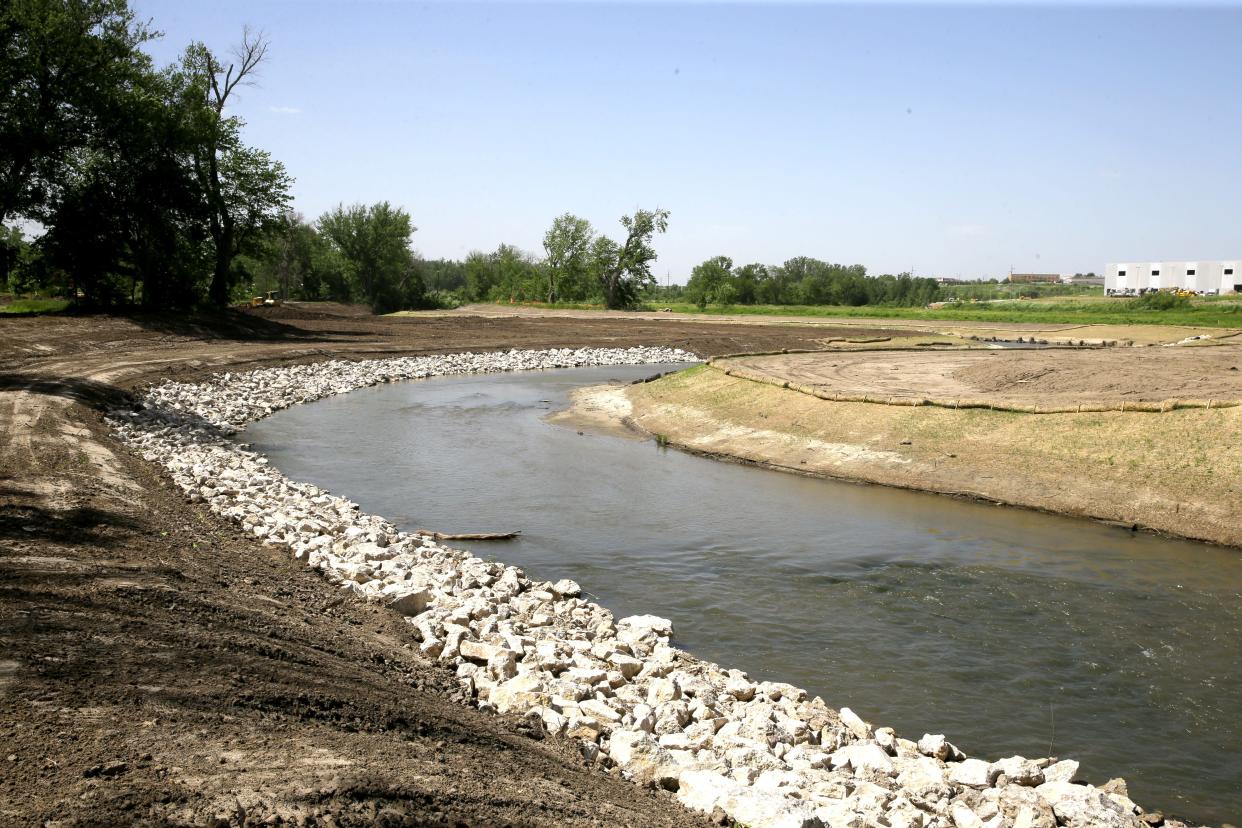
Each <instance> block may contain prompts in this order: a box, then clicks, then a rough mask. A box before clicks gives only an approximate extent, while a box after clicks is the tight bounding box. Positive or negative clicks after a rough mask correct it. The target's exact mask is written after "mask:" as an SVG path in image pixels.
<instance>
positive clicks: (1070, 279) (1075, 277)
mask: <svg viewBox="0 0 1242 828" xmlns="http://www.w3.org/2000/svg"><path fill="white" fill-rule="evenodd" d="M1061 281H1062V282H1063V283H1064V284H1067V285H1091V286H1097V287H1098V286H1102V285H1103V284H1104V277H1103V276H1096V275H1095V274H1094V273H1066V274H1065V275H1064V276H1062V277H1061Z"/></svg>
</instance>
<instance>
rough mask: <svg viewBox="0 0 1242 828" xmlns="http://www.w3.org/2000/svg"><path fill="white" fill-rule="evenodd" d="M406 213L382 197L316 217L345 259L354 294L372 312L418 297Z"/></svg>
mask: <svg viewBox="0 0 1242 828" xmlns="http://www.w3.org/2000/svg"><path fill="white" fill-rule="evenodd" d="M417 229H418V228H416V227H415V226H414V225H413V223H412V222H411V221H410V214H409V213H407V212H406V211H405V210H403V209H401V208H400V207H393V206H392V205H391V204H389V203H388V202H387V201H384V202H380V203H379V204H372V205H371V206H369V207H366V206H363V205H361V204H354V205H352V206H350V207H345V206H344V205H338V206H337V207H336V208H335V209H333V210H331V211H329V212H327V213H324V214H323V215H322V216H320V217H319V231H320V232H321V233H322V234H323V235H324V236H325V237H326V238H327V239H328V240H329V241H330V242H331V243H332V244H333V246H334V247H336V249H337V250H338V251H339V252H340V254H341V256H342V258H343V259H344V260H345V263H346V269H347V272H348V274H349V279H350V282H351V285H352V286H353V288H354V292H355V296H356V297H357V298H360V299H363V300H364V301H366V302H367V303H369V304H370V305H371V308H372V309H373V310H374V311H375V312H376V313H387V312H389V311H393V310H398V309H399V308H402V307H414V306H417V305H418V304H419V303H421V302H422V299H423V284H422V281H421V279H420V278H419V275H418V269H417V267H416V265H415V261H414V254H413V252H412V251H411V250H410V237H411V236H412V235H413V234H414V231H415V230H417Z"/></svg>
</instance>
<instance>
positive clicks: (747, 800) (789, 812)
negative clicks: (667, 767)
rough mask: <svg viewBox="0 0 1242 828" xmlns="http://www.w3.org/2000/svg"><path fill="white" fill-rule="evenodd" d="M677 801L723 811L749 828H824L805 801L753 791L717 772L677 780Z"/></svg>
mask: <svg viewBox="0 0 1242 828" xmlns="http://www.w3.org/2000/svg"><path fill="white" fill-rule="evenodd" d="M677 799H678V800H679V801H680V802H681V803H682V804H683V805H685V806H686V807H687V808H690V809H692V810H695V811H702V812H704V813H709V814H710V813H711V812H712V811H713V810H714V809H715V808H720V809H721V810H723V811H724V812H725V813H727V814H729V816H730V818H731V819H733V820H734V821H735V822H737V823H740V824H742V825H746V826H750V828H823V825H824V823H823V821H821V820H820V818H819V817H818V816H816V814H815V811H814V809H813V808H812V807H811V806H810V805H808V804H807V803H805V802H801V801H799V800H795V799H785V798H783V797H777V796H772V794H771V793H765V792H763V791H757V790H754V789H752V788H750V787H748V786H746V785H743V784H741V783H740V782H736V781H734V780H732V779H730V778H728V777H727V776H722V775H720V774H719V773H716V772H714V771H707V770H689V771H685V772H684V773H682V774H681V776H680V778H679V780H678V788H677Z"/></svg>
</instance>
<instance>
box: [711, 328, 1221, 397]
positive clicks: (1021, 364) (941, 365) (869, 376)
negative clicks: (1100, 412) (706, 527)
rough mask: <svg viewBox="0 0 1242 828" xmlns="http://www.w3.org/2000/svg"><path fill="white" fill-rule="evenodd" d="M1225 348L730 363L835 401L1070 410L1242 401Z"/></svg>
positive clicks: (799, 357) (833, 356)
mask: <svg viewBox="0 0 1242 828" xmlns="http://www.w3.org/2000/svg"><path fill="white" fill-rule="evenodd" d="M1225 342H1226V343H1231V344H1222V345H1220V346H1219V347H1207V348H1204V347H1196V348H1186V347H1173V348H1108V349H1103V350H1086V351H1080V350H1065V349H1048V350H1015V349H989V350H971V351H959V352H957V353H951V354H947V353H943V352H909V351H903V352H853V353H820V354H779V355H774V356H755V357H741V358H737V359H731V360H725V361H723V362H722V363H721V364H722V366H725V367H730V368H733V367H736V368H742V369H745V370H746V371H748V372H750V373H752V374H755V375H758V376H763V377H767V378H770V379H771V380H773V381H775V382H778V383H780V382H785V381H790V382H793V383H797V384H800V385H806V386H810V387H813V388H815V389H816V390H822V391H825V392H827V393H829V394H833V395H864V394H866V395H873V396H877V397H898V398H906V399H915V398H935V399H946V400H953V399H984V398H986V399H988V400H991V401H994V402H996V403H1013V404H1019V405H1022V404H1030V403H1040V404H1047V405H1069V404H1075V403H1096V402H1099V403H1112V402H1124V401H1131V402H1134V401H1161V400H1170V399H1201V400H1242V340H1232V339H1231V340H1225Z"/></svg>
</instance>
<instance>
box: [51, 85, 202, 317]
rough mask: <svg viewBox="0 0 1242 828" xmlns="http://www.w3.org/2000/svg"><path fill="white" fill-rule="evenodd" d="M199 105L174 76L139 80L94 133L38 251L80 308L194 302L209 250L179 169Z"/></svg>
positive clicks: (183, 169)
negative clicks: (123, 302) (65, 280)
mask: <svg viewBox="0 0 1242 828" xmlns="http://www.w3.org/2000/svg"><path fill="white" fill-rule="evenodd" d="M197 105H198V102H197V100H195V99H194V98H193V96H187V94H186V91H185V88H184V78H183V77H182V76H180V75H179V74H178V73H176V72H164V73H156V72H147V73H145V74H143V75H141V76H139V77H137V78H136V79H135V81H134V84H133V86H132V87H131V88H130V94H128V95H126V96H124V97H123V98H121V99H120V100H119V101H118V105H117V117H116V118H114V119H111V120H110V121H108V122H107V123H101V124H100V125H99V126H98V129H97V134H96V138H95V140H94V141H93V142H92V145H91V146H90V147H89V148H84V149H82V150H80V151H79V152H78V153H77V157H76V159H75V163H74V165H73V167H72V168H71V169H70V171H69V173H68V174H67V175H66V176H65V182H64V186H63V189H62V192H61V194H60V197H59V198H58V200H57V202H56V203H55V205H54V206H51V207H49V208H48V209H46V210H45V211H44V216H43V220H44V221H45V223H46V225H47V227H48V232H47V234H46V235H45V237H44V239H43V240H42V241H41V244H42V246H43V247H44V248H45V250H46V251H47V252H48V255H49V259H50V261H51V262H53V263H54V264H55V265H56V266H57V267H59V268H60V269H62V270H63V271H65V272H67V273H69V274H70V275H71V278H72V281H73V283H74V286H75V287H76V288H77V289H78V290H81V291H82V293H83V294H84V295H85V297H86V301H87V303H88V304H99V305H106V304H111V303H112V302H114V301H117V300H119V299H122V298H124V299H128V301H130V302H134V301H141V302H143V303H144V304H148V305H156V306H161V307H162V306H167V305H186V304H191V303H193V302H195V301H197V300H198V299H199V298H201V293H200V291H201V288H202V287H204V286H205V285H203V284H202V281H203V280H202V277H203V274H204V265H205V264H206V261H207V256H206V254H207V253H208V250H207V249H206V247H205V245H204V241H205V239H206V236H205V233H204V232H203V219H204V216H205V213H204V205H203V202H202V199H201V194H200V192H199V190H198V186H197V183H196V181H195V178H194V176H193V174H192V170H191V169H190V167H189V165H188V164H187V163H186V160H185V159H186V158H187V157H188V156H189V154H190V153H191V151H192V149H193V147H194V146H195V143H194V121H195V115H196V107H197Z"/></svg>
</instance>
